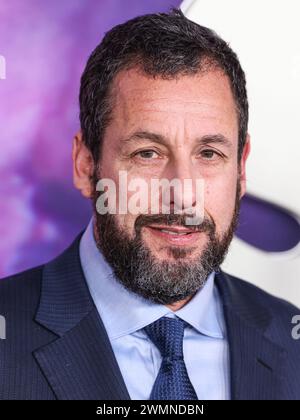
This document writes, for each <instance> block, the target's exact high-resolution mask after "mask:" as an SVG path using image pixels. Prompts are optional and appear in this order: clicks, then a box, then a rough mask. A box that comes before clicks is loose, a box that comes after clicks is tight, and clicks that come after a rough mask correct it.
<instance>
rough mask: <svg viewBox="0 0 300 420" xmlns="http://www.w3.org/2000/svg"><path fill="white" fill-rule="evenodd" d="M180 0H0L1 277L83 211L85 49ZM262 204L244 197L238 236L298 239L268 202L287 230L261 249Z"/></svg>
mask: <svg viewBox="0 0 300 420" xmlns="http://www.w3.org/2000/svg"><path fill="white" fill-rule="evenodd" d="M179 4H180V1H178V0H172V1H168V0H151V1H141V0H126V1H124V0H101V1H100V0H98V1H97V0H64V1H61V0H51V1H49V2H47V1H40V0H26V1H20V0H19V1H18V0H10V1H6V2H1V4H0V54H1V55H3V56H4V57H5V59H6V79H5V80H0V126H1V137H0V138H1V154H0V176H1V178H0V179H1V181H0V215H1V217H0V235H1V241H0V276H5V275H8V274H11V273H15V272H17V271H21V270H23V269H26V268H28V267H31V266H34V265H38V264H41V263H43V262H46V261H48V260H49V259H51V258H52V257H54V256H55V255H57V254H58V253H59V252H60V251H62V250H63V249H64V248H65V247H66V246H67V245H68V244H69V243H70V242H71V241H72V239H73V238H74V237H75V236H76V235H77V234H78V232H79V231H80V230H81V229H82V228H84V226H85V225H86V223H87V221H88V219H89V217H90V215H91V208H90V204H89V202H88V201H87V200H84V199H83V198H82V197H81V195H80V194H79V192H77V190H76V189H75V188H74V187H73V184H72V161H71V146H72V138H73V135H74V134H75V132H76V131H77V130H78V129H79V119H78V114H79V108H78V91H79V80H80V75H81V73H82V71H83V68H84V66H85V63H86V60H87V58H88V56H89V54H90V53H91V51H92V50H93V49H94V48H95V46H96V45H97V44H98V43H99V42H100V40H101V38H102V37H103V34H104V33H105V32H106V31H107V30H109V29H110V28H111V27H112V26H114V25H116V24H118V23H121V22H123V21H126V20H127V19H129V18H132V17H134V16H137V15H140V14H144V13H150V12H157V11H167V10H168V9H169V8H170V7H171V6H178V5H179ZM267 207H268V203H263V202H260V203H259V204H257V201H256V199H255V198H251V197H249V198H247V199H246V200H244V205H243V209H242V219H241V229H240V233H239V235H240V236H241V237H242V238H243V239H245V240H247V241H248V242H249V243H251V244H252V245H254V246H258V247H260V248H262V249H266V250H281V249H279V248H282V247H283V248H284V249H287V248H288V247H290V246H291V244H294V242H295V241H296V243H297V241H299V225H298V230H297V227H296V228H295V226H296V225H294V224H293V223H294V220H293V219H291V218H289V216H287V215H286V214H285V212H281V210H280V211H279V212H277V210H276V209H275V210H274V209H273V210H274V211H275V213H276V214H277V216H276V217H277V219H276V220H277V222H276V223H279V224H280V223H281V222H282V223H284V226H286V223H287V224H288V225H289V226H291V229H290V230H289V232H290V233H289V234H286V235H285V238H282V237H279V241H278V240H277V242H276V243H277V244H278V246H279V248H278V247H277V248H278V249H269V248H270V246H271V245H272V247H273V248H274V246H275V245H274V244H275V242H274V236H272V232H273V231H274V229H271V231H270V230H268V229H267V230H266V232H265V233H261V234H260V236H259V237H257V235H255V234H253V232H254V229H253V226H256V227H257V226H259V224H260V221H261V220H264V219H263V216H262V213H263V214H267V216H266V217H267V218H268V209H267ZM259 209H260V210H259ZM262 209H263V210H262ZM273 210H272V211H273ZM265 211H266V212H267V213H265ZM248 216H249V217H248ZM250 216H251V217H250ZM261 217H262V218H261ZM286 217H288V219H289V221H287V219H286ZM270 223H271V225H272V221H270ZM253 224H254V225H253ZM263 225H264V226H266V225H265V223H263ZM249 234H251V235H252V236H251V237H250V236H249ZM270 235H271V236H270ZM268 247H269V248H268ZM275 248H276V246H275Z"/></svg>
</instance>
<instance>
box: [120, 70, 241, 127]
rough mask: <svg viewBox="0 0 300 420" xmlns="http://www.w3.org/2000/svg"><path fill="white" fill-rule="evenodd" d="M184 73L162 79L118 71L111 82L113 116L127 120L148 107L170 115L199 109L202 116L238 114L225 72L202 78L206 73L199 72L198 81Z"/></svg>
mask: <svg viewBox="0 0 300 420" xmlns="http://www.w3.org/2000/svg"><path fill="white" fill-rule="evenodd" d="M184 77H185V79H184ZM187 77H188V76H182V78H180V79H178V80H176V79H171V80H163V79H159V78H158V79H153V78H151V77H147V76H145V75H141V74H139V73H137V72H134V73H133V72H130V71H129V72H127V73H124V72H123V74H122V73H120V74H119V75H118V76H117V77H116V79H115V81H114V84H113V86H112V96H113V99H114V104H113V107H112V113H113V115H114V117H117V118H118V119H121V120H124V121H125V122H127V123H128V122H129V120H136V119H138V116H139V115H141V114H143V113H147V112H149V111H150V112H151V113H155V112H158V113H169V114H170V115H172V114H176V113H178V114H180V115H181V114H195V115H197V114H199V113H201V115H203V117H214V116H216V117H217V118H220V117H221V116H222V119H223V118H225V119H227V118H232V117H233V118H236V117H237V113H236V107H235V101H234V98H233V95H232V92H231V88H230V83H229V80H228V78H227V76H224V74H223V73H220V72H219V73H218V74H217V73H216V72H215V73H214V74H211V75H210V77H209V78H208V79H207V80H204V82H203V77H205V75H199V76H198V77H200V80H199V83H198V85H197V79H195V77H191V76H190V77H189V79H187ZM220 78H222V79H221V80H220ZM201 81H202V83H201ZM170 83H172V85H171V84H170ZM176 85H177V88H176ZM178 88H179V90H178ZM197 96H198V97H197ZM198 98H199V99H198ZM222 114H223V115H222Z"/></svg>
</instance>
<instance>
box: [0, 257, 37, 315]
mask: <svg viewBox="0 0 300 420" xmlns="http://www.w3.org/2000/svg"><path fill="white" fill-rule="evenodd" d="M43 268H44V265H39V266H36V267H33V268H30V269H28V270H25V271H22V272H19V273H17V274H14V275H11V276H8V277H5V278H2V279H0V308H1V311H3V310H4V311H5V310H11V309H14V310H16V309H18V310H21V311H24V310H25V309H27V310H28V309H29V308H30V307H32V306H36V305H37V304H38V301H39V297H40V289H41V279H42V272H43Z"/></svg>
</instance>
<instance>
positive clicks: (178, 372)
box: [144, 317, 198, 400]
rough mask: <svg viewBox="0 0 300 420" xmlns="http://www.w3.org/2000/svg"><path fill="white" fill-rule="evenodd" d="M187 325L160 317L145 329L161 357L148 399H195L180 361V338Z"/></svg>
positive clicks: (184, 368)
mask: <svg viewBox="0 0 300 420" xmlns="http://www.w3.org/2000/svg"><path fill="white" fill-rule="evenodd" d="M187 325H188V324H187V323H186V322H185V321H183V320H181V319H179V318H168V317H163V318H160V319H159V320H157V321H155V322H153V323H152V324H150V325H148V326H147V327H145V328H144V330H145V332H146V334H147V335H148V337H149V338H150V340H151V341H152V342H153V343H154V344H155V346H156V347H157V348H158V349H159V351H160V354H161V356H162V363H161V366H160V370H159V373H158V375H157V378H156V380H155V383H154V385H153V388H152V391H151V395H150V400H197V399H198V398H197V394H196V392H195V390H194V388H193V385H192V383H191V381H190V378H189V376H188V373H187V370H186V366H185V363H184V359H183V335H184V328H185V327H186V326H187Z"/></svg>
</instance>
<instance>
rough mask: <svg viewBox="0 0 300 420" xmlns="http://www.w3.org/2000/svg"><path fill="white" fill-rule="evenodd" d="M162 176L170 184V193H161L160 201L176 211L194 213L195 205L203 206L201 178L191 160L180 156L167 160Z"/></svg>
mask: <svg viewBox="0 0 300 420" xmlns="http://www.w3.org/2000/svg"><path fill="white" fill-rule="evenodd" d="M164 177H165V178H166V179H168V181H169V184H170V186H171V189H170V194H169V195H168V194H162V203H163V204H164V205H165V206H170V208H171V209H172V208H173V209H174V211H176V213H190V214H191V213H195V211H196V207H199V206H200V207H201V208H202V206H203V203H202V202H203V186H204V185H203V183H204V181H203V179H202V178H201V177H199V174H198V173H196V168H195V165H194V164H193V162H192V161H191V160H190V159H189V158H188V157H186V156H181V157H179V158H177V159H176V160H173V161H172V162H169V164H168V167H166V168H165V172H164ZM167 201H169V202H167Z"/></svg>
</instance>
